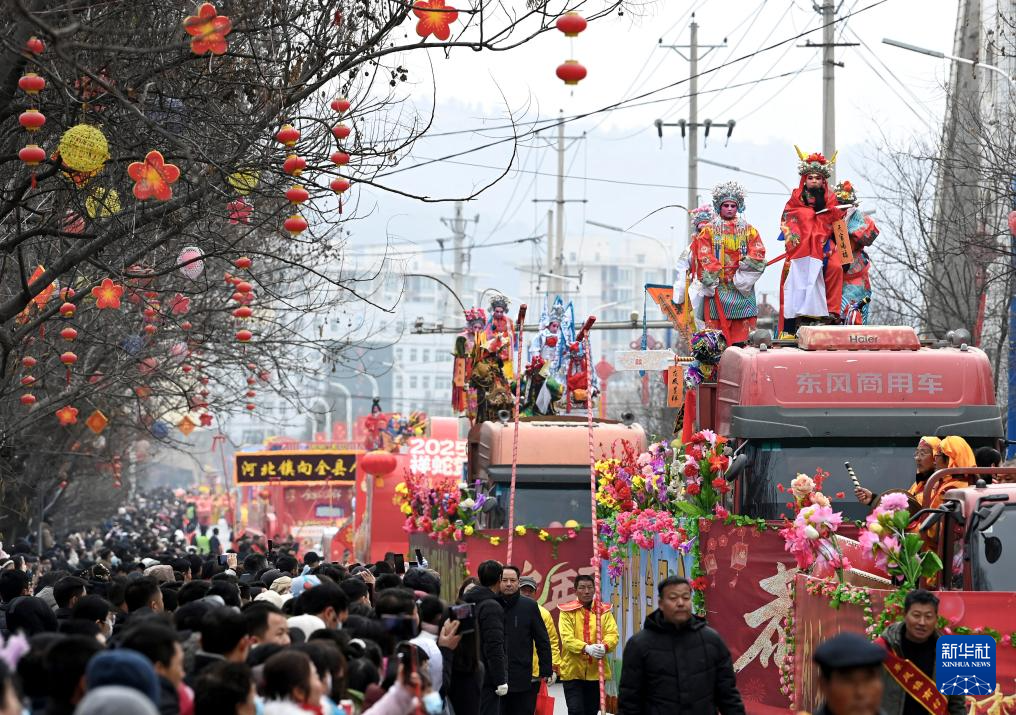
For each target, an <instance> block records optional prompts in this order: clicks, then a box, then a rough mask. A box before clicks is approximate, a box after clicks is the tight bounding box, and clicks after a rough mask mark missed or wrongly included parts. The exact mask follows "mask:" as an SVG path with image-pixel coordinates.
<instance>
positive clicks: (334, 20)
mask: <svg viewBox="0 0 1016 715" xmlns="http://www.w3.org/2000/svg"><path fill="white" fill-rule="evenodd" d="M332 24H334V25H335V26H336V27H338V26H339V25H341V24H342V10H336V11H335V17H334V18H332Z"/></svg>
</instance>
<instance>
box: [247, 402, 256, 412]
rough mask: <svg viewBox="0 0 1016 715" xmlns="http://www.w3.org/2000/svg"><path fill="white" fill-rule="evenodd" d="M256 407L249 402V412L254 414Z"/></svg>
mask: <svg viewBox="0 0 1016 715" xmlns="http://www.w3.org/2000/svg"><path fill="white" fill-rule="evenodd" d="M256 407H257V405H255V404H254V403H253V402H248V403H247V411H248V412H253V411H254V410H255V408H256Z"/></svg>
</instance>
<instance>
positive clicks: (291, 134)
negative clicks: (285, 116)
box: [275, 124, 300, 147]
mask: <svg viewBox="0 0 1016 715" xmlns="http://www.w3.org/2000/svg"><path fill="white" fill-rule="evenodd" d="M275 139H276V141H278V142H279V143H280V144H282V145H283V146H287V147H293V146H296V142H298V141H299V140H300V130H299V129H297V128H296V127H294V126H293V125H292V124H283V125H282V128H281V129H279V131H278V132H276V134H275Z"/></svg>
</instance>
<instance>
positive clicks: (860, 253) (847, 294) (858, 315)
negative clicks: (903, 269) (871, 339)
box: [836, 181, 878, 325]
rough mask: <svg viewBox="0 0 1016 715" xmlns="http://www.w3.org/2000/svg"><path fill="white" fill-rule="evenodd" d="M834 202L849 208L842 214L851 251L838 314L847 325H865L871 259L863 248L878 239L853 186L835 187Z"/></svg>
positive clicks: (869, 287) (876, 228) (869, 292)
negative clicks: (851, 258) (851, 254)
mask: <svg viewBox="0 0 1016 715" xmlns="http://www.w3.org/2000/svg"><path fill="white" fill-rule="evenodd" d="M836 200H837V201H839V204H840V206H843V205H845V204H846V205H849V206H850V208H848V209H846V211H845V219H846V222H847V234H848V235H849V236H850V250H851V251H852V253H853V255H854V260H853V261H852V262H851V263H850V265H849V266H847V267H846V272H845V273H844V274H843V298H842V299H841V301H840V313H841V314H842V315H843V316H844V322H845V323H846V324H847V325H867V324H868V312H869V309H870V304H871V278H870V277H869V276H868V273H869V271H870V270H871V259H870V258H869V257H868V253H867V251H865V249H866V248H867V247H868V246H870V245H871V244H873V243H874V242H875V239H876V238H878V227H877V226H875V222H874V221H872V220H871V216H868V215H866V214H865V213H864V211H862V210H861V202H860V201H859V200H858V198H857V193H856V192H855V191H854V186H853V184H851V183H850V182H849V181H841V182H840V183H838V184H837V185H836Z"/></svg>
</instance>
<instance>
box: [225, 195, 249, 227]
mask: <svg viewBox="0 0 1016 715" xmlns="http://www.w3.org/2000/svg"><path fill="white" fill-rule="evenodd" d="M226 211H228V212H229V222H230V223H231V224H233V225H234V226H235V225H236V224H240V223H243V224H246V223H250V216H251V214H252V213H254V207H253V206H251V205H250V204H249V203H247V202H246V201H244V200H243V199H236V200H235V201H230V202H229V203H227V204H226Z"/></svg>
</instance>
